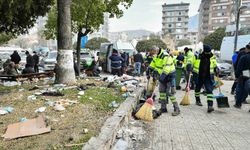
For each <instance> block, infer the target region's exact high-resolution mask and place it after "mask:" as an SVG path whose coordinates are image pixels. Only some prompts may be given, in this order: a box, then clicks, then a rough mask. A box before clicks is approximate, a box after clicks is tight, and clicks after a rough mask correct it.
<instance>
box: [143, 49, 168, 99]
mask: <svg viewBox="0 0 250 150" xmlns="http://www.w3.org/2000/svg"><path fill="white" fill-rule="evenodd" d="M153 50H154V51H156V52H157V55H156V56H154V57H153V60H152V61H151V63H150V65H149V66H148V68H147V71H146V76H147V79H148V84H147V92H146V97H147V98H148V97H150V96H151V95H152V94H153V91H154V89H155V87H156V84H157V80H158V78H159V75H160V74H161V73H162V69H163V58H164V54H163V51H164V50H163V49H161V48H160V49H159V48H158V47H153Z"/></svg>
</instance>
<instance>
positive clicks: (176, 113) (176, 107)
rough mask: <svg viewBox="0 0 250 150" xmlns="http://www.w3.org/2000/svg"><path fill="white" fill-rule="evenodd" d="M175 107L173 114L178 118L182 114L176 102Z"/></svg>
mask: <svg viewBox="0 0 250 150" xmlns="http://www.w3.org/2000/svg"><path fill="white" fill-rule="evenodd" d="M173 106H174V112H173V113H172V116H178V115H179V114H180V113H181V111H180V108H179V106H178V103H177V102H174V103H173Z"/></svg>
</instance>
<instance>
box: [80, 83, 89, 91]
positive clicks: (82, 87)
mask: <svg viewBox="0 0 250 150" xmlns="http://www.w3.org/2000/svg"><path fill="white" fill-rule="evenodd" d="M78 90H79V91H84V90H87V87H86V85H83V84H81V85H80V86H79V87H78Z"/></svg>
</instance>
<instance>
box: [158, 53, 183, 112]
mask: <svg viewBox="0 0 250 150" xmlns="http://www.w3.org/2000/svg"><path fill="white" fill-rule="evenodd" d="M173 80H175V64H174V59H173V57H171V56H170V55H169V54H166V55H165V57H164V62H163V70H162V73H161V75H160V77H159V91H160V99H159V100H160V103H161V109H160V110H161V112H162V113H166V112H167V104H168V98H170V100H171V102H172V104H173V107H174V112H173V113H172V116H177V115H179V114H180V108H179V106H178V103H177V101H176V97H175V91H174V90H171V88H173V87H172V86H173V84H172V81H173Z"/></svg>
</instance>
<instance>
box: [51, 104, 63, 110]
mask: <svg viewBox="0 0 250 150" xmlns="http://www.w3.org/2000/svg"><path fill="white" fill-rule="evenodd" d="M54 109H55V110H57V111H63V110H65V107H63V106H62V105H60V104H55V106H54Z"/></svg>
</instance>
